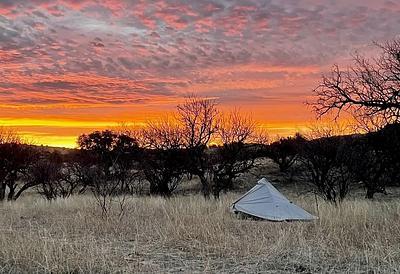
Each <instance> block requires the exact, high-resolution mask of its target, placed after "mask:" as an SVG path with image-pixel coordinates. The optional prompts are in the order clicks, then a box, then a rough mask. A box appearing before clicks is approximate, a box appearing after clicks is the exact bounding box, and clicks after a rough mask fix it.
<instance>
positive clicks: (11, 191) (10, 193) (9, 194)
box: [7, 186, 15, 201]
mask: <svg viewBox="0 0 400 274" xmlns="http://www.w3.org/2000/svg"><path fill="white" fill-rule="evenodd" d="M8 188H9V189H10V192H8V196H7V200H9V201H12V200H14V194H15V186H13V187H10V186H8Z"/></svg>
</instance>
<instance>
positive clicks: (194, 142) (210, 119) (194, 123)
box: [177, 96, 219, 198]
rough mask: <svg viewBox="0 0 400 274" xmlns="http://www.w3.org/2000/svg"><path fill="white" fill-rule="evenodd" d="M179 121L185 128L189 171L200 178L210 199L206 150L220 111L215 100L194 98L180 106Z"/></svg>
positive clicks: (203, 188)
mask: <svg viewBox="0 0 400 274" xmlns="http://www.w3.org/2000/svg"><path fill="white" fill-rule="evenodd" d="M177 108H178V117H177V118H178V120H179V121H180V122H181V124H182V127H183V138H184V145H185V148H186V149H187V151H188V153H189V154H190V158H189V160H188V162H187V170H188V172H189V173H190V174H192V175H196V176H198V177H199V178H200V181H201V184H202V192H203V195H204V197H206V198H207V197H209V196H210V192H211V188H210V181H209V180H208V179H207V174H206V172H207V159H206V157H207V155H206V149H207V146H208V145H209V143H210V141H211V139H212V137H213V136H214V134H215V133H216V132H217V126H218V121H217V120H218V113H219V112H218V109H217V103H216V101H215V100H213V99H203V98H198V97H196V96H192V97H189V98H187V99H186V101H185V102H184V103H182V104H180V105H178V107H177Z"/></svg>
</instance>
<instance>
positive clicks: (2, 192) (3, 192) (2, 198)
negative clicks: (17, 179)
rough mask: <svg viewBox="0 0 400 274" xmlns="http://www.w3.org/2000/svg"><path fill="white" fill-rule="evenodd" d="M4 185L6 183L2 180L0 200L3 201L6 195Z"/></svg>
mask: <svg viewBox="0 0 400 274" xmlns="http://www.w3.org/2000/svg"><path fill="white" fill-rule="evenodd" d="M6 187H7V185H6V184H5V183H4V182H1V183H0V201H4V199H5V197H6Z"/></svg>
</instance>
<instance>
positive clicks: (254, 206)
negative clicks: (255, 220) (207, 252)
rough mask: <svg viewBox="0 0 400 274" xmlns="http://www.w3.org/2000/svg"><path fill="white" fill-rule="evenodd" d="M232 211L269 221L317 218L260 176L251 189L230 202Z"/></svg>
mask: <svg viewBox="0 0 400 274" xmlns="http://www.w3.org/2000/svg"><path fill="white" fill-rule="evenodd" d="M232 210H233V211H234V212H243V213H246V214H248V215H252V216H255V217H259V218H262V219H266V220H270V221H290V220H292V221H293V220H296V221H310V220H314V219H317V217H315V216H313V215H311V214H310V213H308V212H307V211H305V210H304V209H302V208H300V207H298V206H297V205H295V204H293V203H292V202H290V201H289V200H288V199H287V198H286V197H285V196H283V195H282V194H281V193H280V192H279V191H278V190H277V189H276V188H275V187H274V186H273V185H271V183H270V182H268V181H267V179H265V178H262V179H261V180H260V181H258V182H257V185H255V186H254V187H253V188H252V189H250V190H249V191H248V192H247V193H246V194H244V195H243V196H242V197H240V198H239V199H238V200H236V201H235V202H234V203H233V204H232Z"/></svg>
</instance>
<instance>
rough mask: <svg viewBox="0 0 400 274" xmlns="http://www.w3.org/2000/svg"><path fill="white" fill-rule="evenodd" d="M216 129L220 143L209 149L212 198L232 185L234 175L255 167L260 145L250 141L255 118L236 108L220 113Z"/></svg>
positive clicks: (254, 133) (253, 130)
mask: <svg viewBox="0 0 400 274" xmlns="http://www.w3.org/2000/svg"><path fill="white" fill-rule="evenodd" d="M217 133H218V134H217V135H218V137H219V140H220V142H221V144H222V145H221V146H219V147H216V148H215V149H212V150H211V151H210V152H209V154H210V171H209V172H210V173H211V175H212V190H213V195H214V197H215V198H219V195H220V192H221V191H222V190H229V189H232V188H233V186H234V179H236V178H237V177H238V176H239V175H240V174H242V173H245V172H247V171H249V170H250V169H251V168H252V167H254V162H255V159H256V157H257V156H258V155H257V153H256V150H257V149H258V147H259V144H253V143H251V142H252V141H253V140H256V139H258V138H256V123H255V121H254V120H253V118H252V117H251V116H250V115H245V114H240V113H239V111H238V110H237V109H236V110H233V111H231V112H230V113H229V114H228V115H225V116H222V118H221V119H220V123H219V128H218V132H217Z"/></svg>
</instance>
